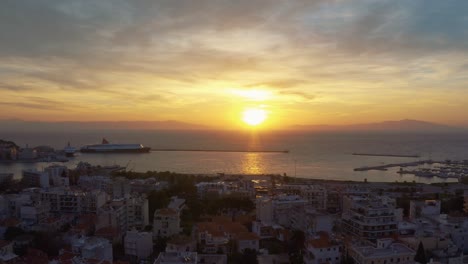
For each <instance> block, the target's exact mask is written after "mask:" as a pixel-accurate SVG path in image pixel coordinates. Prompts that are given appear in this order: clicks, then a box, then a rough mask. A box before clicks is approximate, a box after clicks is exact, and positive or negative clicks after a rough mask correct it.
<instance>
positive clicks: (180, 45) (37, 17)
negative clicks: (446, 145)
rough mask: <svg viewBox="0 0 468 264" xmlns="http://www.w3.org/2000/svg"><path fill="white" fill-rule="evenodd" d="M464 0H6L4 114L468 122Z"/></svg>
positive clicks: (1, 12)
mask: <svg viewBox="0 0 468 264" xmlns="http://www.w3.org/2000/svg"><path fill="white" fill-rule="evenodd" d="M466 10H468V1H466V0H458V1H454V0H444V1H440V0H378V1H374V0H353V1H344V0H295V1H294V0H291V1H279V0H235V1H234V0H232V1H228V0H196V1H194V0H101V1H95V0H73V1H71V0H70V1H64V0H41V1H38V0H3V1H1V2H0V105H1V111H0V119H23V120H40V121H121V120H128V121H131V120H140V121H157V120H178V121H182V122H188V123H196V124H203V125H210V126H216V127H220V128H221V127H236V126H241V125H242V124H243V121H242V120H243V118H244V119H245V117H243V115H245V113H246V111H247V112H248V111H250V112H252V111H253V112H255V111H257V112H258V111H263V112H264V113H265V115H266V117H264V118H265V121H264V124H263V125H264V126H265V127H286V126H289V125H293V124H332V125H339V124H353V123H366V122H376V121H382V120H399V119H406V118H409V119H418V120H425V121H431V122H437V123H443V124H450V125H461V126H468V118H467V116H468V115H467V114H466V113H467V112H468V111H467V106H466V102H467V98H468V13H467V12H466Z"/></svg>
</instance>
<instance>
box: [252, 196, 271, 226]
mask: <svg viewBox="0 0 468 264" xmlns="http://www.w3.org/2000/svg"><path fill="white" fill-rule="evenodd" d="M255 208H256V212H257V214H256V217H257V220H259V221H261V222H264V223H273V201H272V200H271V198H270V197H261V198H258V199H257V202H256V206H255Z"/></svg>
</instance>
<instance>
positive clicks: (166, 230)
mask: <svg viewBox="0 0 468 264" xmlns="http://www.w3.org/2000/svg"><path fill="white" fill-rule="evenodd" d="M180 231H181V229H180V212H179V211H177V210H174V209H170V208H163V209H159V210H156V211H155V212H154V218H153V237H170V236H172V235H176V234H179V233H180Z"/></svg>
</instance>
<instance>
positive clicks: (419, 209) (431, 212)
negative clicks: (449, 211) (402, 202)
mask: <svg viewBox="0 0 468 264" xmlns="http://www.w3.org/2000/svg"><path fill="white" fill-rule="evenodd" d="M440 206H441V203H440V200H425V201H410V210H409V218H410V219H411V220H413V219H416V218H419V217H422V216H425V217H435V218H438V217H439V215H440Z"/></svg>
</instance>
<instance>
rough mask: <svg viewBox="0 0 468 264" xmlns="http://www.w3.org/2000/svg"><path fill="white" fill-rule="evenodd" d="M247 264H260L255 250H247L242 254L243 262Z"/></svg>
mask: <svg viewBox="0 0 468 264" xmlns="http://www.w3.org/2000/svg"><path fill="white" fill-rule="evenodd" d="M241 263H246V264H258V259H257V252H256V251H255V250H254V249H250V248H246V249H244V252H242V262H241Z"/></svg>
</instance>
